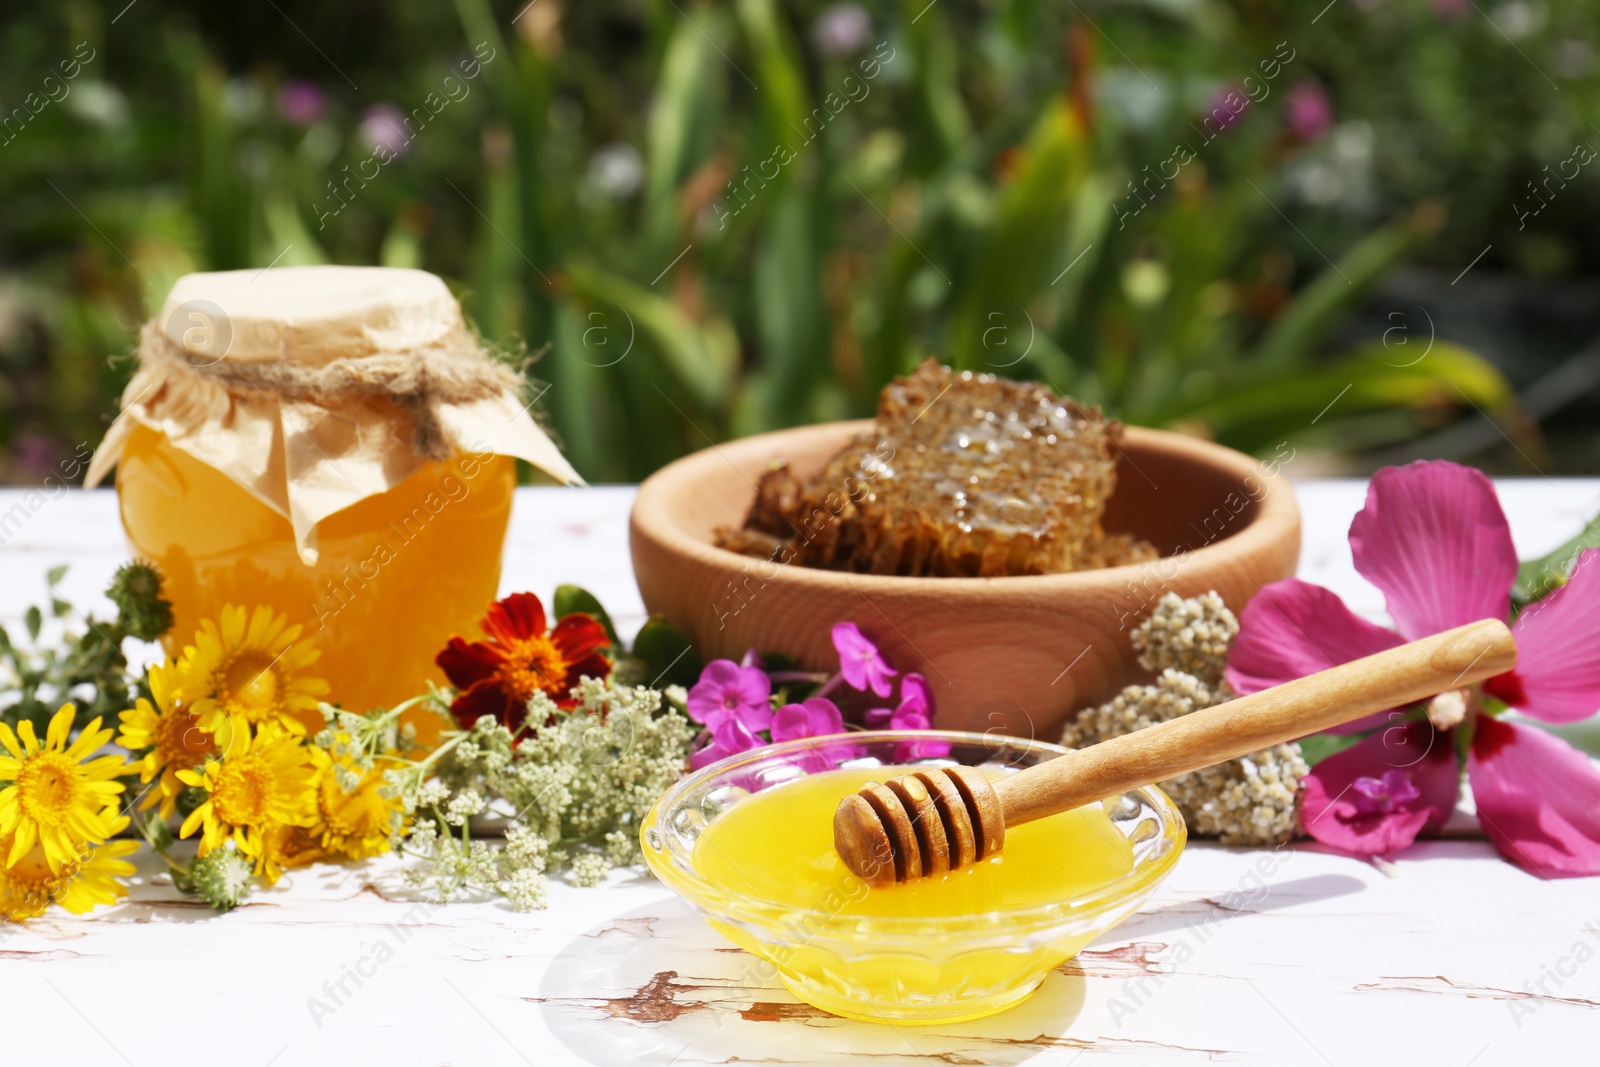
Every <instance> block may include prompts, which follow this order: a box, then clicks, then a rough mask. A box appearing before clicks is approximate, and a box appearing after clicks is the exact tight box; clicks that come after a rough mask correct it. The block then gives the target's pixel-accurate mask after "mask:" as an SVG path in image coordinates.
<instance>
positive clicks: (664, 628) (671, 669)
mask: <svg viewBox="0 0 1600 1067" xmlns="http://www.w3.org/2000/svg"><path fill="white" fill-rule="evenodd" d="M633 654H634V655H635V656H637V657H638V658H639V659H640V660H642V661H643V662H644V665H645V674H646V684H648V685H651V686H653V687H655V688H658V689H659V688H660V687H661V686H664V685H685V686H687V685H693V684H694V683H695V681H696V680H697V679H698V678H699V677H700V654H699V653H698V652H696V651H695V648H694V645H693V644H692V643H690V641H689V638H688V637H687V636H685V634H684V632H683V631H682V630H680V629H678V628H677V627H676V626H674V625H672V623H670V622H668V621H667V620H666V619H664V618H662V617H661V616H660V615H652V616H650V618H649V619H648V620H647V621H646V622H645V624H644V626H642V627H641V628H640V629H639V636H637V637H635V638H634V639H633Z"/></svg>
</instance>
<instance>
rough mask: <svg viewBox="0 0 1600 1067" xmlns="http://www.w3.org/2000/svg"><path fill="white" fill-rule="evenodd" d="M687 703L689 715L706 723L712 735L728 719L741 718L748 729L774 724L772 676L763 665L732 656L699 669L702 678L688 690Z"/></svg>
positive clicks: (756, 729) (699, 721) (764, 727)
mask: <svg viewBox="0 0 1600 1067" xmlns="http://www.w3.org/2000/svg"><path fill="white" fill-rule="evenodd" d="M685 703H686V704H687V705H688V709H689V718H691V719H693V720H694V721H695V722H698V723H704V724H705V725H706V726H707V727H709V728H710V729H711V731H712V733H713V735H714V734H715V733H716V730H717V727H718V726H721V725H722V723H723V722H724V721H725V720H728V719H734V720H736V721H738V722H739V723H740V725H742V726H743V727H744V728H745V729H746V730H748V731H751V732H759V731H761V730H765V729H766V728H767V727H769V726H771V725H772V679H771V678H769V677H767V672H766V671H764V670H762V669H761V668H760V667H741V666H740V665H739V664H737V663H735V662H733V660H731V659H714V660H712V661H711V662H710V663H708V664H706V665H705V669H703V670H702V671H701V672H700V680H699V681H698V682H696V683H695V684H694V688H692V689H690V690H689V699H688V700H687V701H686V702H685ZM735 751H743V749H737V750H735Z"/></svg>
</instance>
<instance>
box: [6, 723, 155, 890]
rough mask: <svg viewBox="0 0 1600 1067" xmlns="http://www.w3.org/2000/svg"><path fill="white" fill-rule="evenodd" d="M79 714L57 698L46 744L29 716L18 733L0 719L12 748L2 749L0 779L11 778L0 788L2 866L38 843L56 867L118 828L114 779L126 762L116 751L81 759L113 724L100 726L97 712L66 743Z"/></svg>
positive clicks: (104, 739)
mask: <svg viewBox="0 0 1600 1067" xmlns="http://www.w3.org/2000/svg"><path fill="white" fill-rule="evenodd" d="M77 713H78V709H77V708H75V707H73V706H72V705H71V704H63V705H61V710H59V711H57V712H56V713H55V715H53V716H52V717H51V719H50V725H49V726H48V727H47V728H46V730H45V739H44V744H43V745H41V744H39V738H38V736H37V735H36V734H35V733H34V730H33V723H31V722H29V721H28V720H26V719H24V720H23V721H22V722H21V723H19V724H18V726H17V730H16V732H15V733H12V731H11V727H9V726H7V725H6V724H4V723H0V745H4V746H5V749H6V752H8V753H10V755H0V782H9V783H10V784H9V785H7V786H6V787H5V788H4V789H0V834H7V835H11V845H10V848H9V849H8V850H7V851H6V853H5V864H6V866H7V867H9V866H11V865H12V864H14V863H16V862H17V861H18V860H20V859H21V858H22V857H23V856H25V855H27V853H28V850H29V849H31V848H33V846H34V845H35V844H40V845H42V846H43V847H44V858H45V862H46V863H47V864H48V865H49V867H50V870H52V871H54V872H56V873H60V871H61V869H62V867H63V865H65V864H68V863H72V862H73V861H75V860H76V859H77V858H78V849H79V847H80V846H81V845H84V844H98V843H99V842H101V841H104V840H105V839H106V838H108V837H110V836H111V835H112V834H114V833H115V832H116V828H117V826H118V818H117V794H118V793H120V792H122V788H123V787H122V783H121V782H118V781H116V780H115V779H116V778H117V776H118V775H121V774H126V773H129V771H130V770H131V768H130V767H129V765H128V764H127V763H126V762H124V761H123V759H122V757H121V756H101V757H100V758H99V759H92V760H89V761H88V762H87V763H85V762H84V760H86V759H88V757H89V756H91V755H93V754H94V752H95V751H96V750H98V749H99V748H100V747H101V746H102V745H104V744H105V743H106V742H107V741H110V740H111V731H110V730H102V729H100V719H99V717H98V716H97V717H95V718H93V719H91V720H89V725H87V726H85V727H84V728H83V732H82V733H80V734H79V735H78V739H77V740H76V741H74V742H72V743H71V744H70V745H69V744H68V743H67V738H68V735H69V734H71V733H72V720H73V718H74V717H75V716H76V715H77ZM122 822H123V823H125V822H126V817H124V818H123V820H122Z"/></svg>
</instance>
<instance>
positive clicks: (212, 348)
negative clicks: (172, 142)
mask: <svg viewBox="0 0 1600 1067" xmlns="http://www.w3.org/2000/svg"><path fill="white" fill-rule="evenodd" d="M522 385H523V382H522V378H521V376H520V375H518V374H517V373H516V371H514V370H512V369H511V368H510V367H508V366H506V365H505V364H504V363H501V362H499V361H498V360H496V359H495V358H494V357H493V355H492V354H490V352H489V351H488V350H487V349H486V348H485V347H484V346H483V344H482V343H481V342H480V341H479V340H478V338H477V337H476V336H474V335H473V334H472V332H471V331H470V330H468V328H467V326H466V323H465V321H464V319H463V318H462V316H461V309H460V306H459V305H458V304H457V303H456V300H455V298H454V297H453V296H451V294H450V292H449V290H448V289H447V288H446V287H445V285H444V283H443V282H442V281H441V280H440V279H439V278H437V277H435V276H434V275H431V274H427V273H425V272H423V271H416V270H399V269H390V268H381V267H285V268H278V269H271V270H261V271H222V272H214V273H203V274H189V275H185V276H184V277H182V278H180V279H179V280H178V282H177V284H175V285H174V286H173V289H172V293H171V294H170V295H169V296H168V297H167V302H166V306H165V307H164V308H163V310H162V314H161V316H160V317H159V318H158V319H156V320H154V321H151V322H148V323H146V324H145V325H144V327H143V328H142V329H141V331H140V334H139V368H138V370H137V371H136V373H135V374H134V376H133V378H132V380H131V381H130V382H129V383H128V387H127V389H126V390H125V391H124V392H123V397H122V413H121V414H120V415H119V416H118V417H117V419H116V421H114V422H113V423H112V425H111V427H110V429H109V430H108V431H107V433H106V436H105V440H104V441H102V442H101V445H100V448H99V449H98V450H97V451H96V453H95V455H94V458H93V459H92V460H91V462H90V465H89V471H88V475H87V478H86V479H85V484H87V485H94V484H96V483H97V482H99V481H100V479H101V478H103V477H104V476H105V475H106V473H107V472H109V471H110V469H111V468H112V467H113V466H114V465H115V464H116V463H117V462H118V461H119V460H120V459H121V458H122V453H123V450H124V448H125V446H126V443H127V439H128V435H129V434H131V433H132V432H133V430H134V429H135V428H136V427H138V426H147V427H149V428H151V429H154V430H157V431H159V432H161V433H163V434H164V435H165V436H166V437H167V439H168V440H169V441H170V442H171V444H172V445H173V446H174V447H177V448H179V449H182V450H183V451H185V452H188V453H189V454H190V455H192V456H194V457H195V458H196V459H199V460H201V461H202V462H204V463H207V464H209V465H210V466H212V467H214V468H216V469H217V470H219V471H221V472H222V473H223V474H224V475H226V476H227V477H229V478H230V479H232V480H233V481H234V482H236V483H237V484H239V485H240V486H241V487H243V488H244V489H245V490H247V491H248V492H250V493H251V494H252V495H253V496H255V497H256V498H257V499H259V500H261V501H262V502H263V503H265V504H266V505H267V506H268V507H270V508H272V509H273V510H274V511H277V512H278V513H280V514H282V515H283V516H284V517H285V518H287V519H288V520H289V522H290V525H291V526H292V528H293V531H294V537H295V542H296V546H297V548H298V549H299V552H300V556H301V558H302V559H303V560H305V561H306V562H307V563H313V562H315V560H316V555H317V552H316V525H317V523H318V522H319V521H321V520H322V519H324V518H326V517H328V516H329V515H331V514H333V513H335V512H337V511H340V510H342V509H344V508H347V507H349V506H351V505H352V504H355V503H357V502H358V501H360V500H364V499H366V498H367V497H369V496H372V495H375V494H377V493H381V492H384V491H386V490H388V489H390V488H393V487H394V486H395V485H398V484H399V483H400V482H401V481H403V480H404V479H405V478H406V477H407V476H409V475H410V474H411V473H413V472H414V471H415V470H417V469H418V468H419V467H421V466H422V465H424V464H426V463H429V462H437V461H444V460H448V459H449V458H450V457H451V456H453V455H457V454H462V453H466V454H471V455H473V456H476V457H478V458H480V459H486V458H487V457H488V456H490V455H508V456H516V457H518V458H520V459H524V460H527V461H528V462H529V463H530V464H532V465H533V466H534V467H535V468H536V469H537V470H538V471H541V472H543V474H545V475H546V476H547V477H549V478H550V479H551V480H553V481H558V482H563V483H579V484H581V482H582V479H581V478H579V476H578V474H577V472H576V471H575V470H573V468H572V466H571V465H570V464H569V463H567V461H566V459H565V458H564V457H563V456H562V455H561V453H560V451H559V450H558V449H557V448H556V447H555V445H554V444H553V443H552V442H551V441H550V439H549V438H548V437H547V436H546V435H545V434H544V432H543V431H542V430H541V429H540V428H539V426H538V425H537V424H536V423H535V422H534V421H533V418H532V416H531V415H529V413H528V408H529V407H531V405H525V404H524V403H523V401H522V395H521V394H522Z"/></svg>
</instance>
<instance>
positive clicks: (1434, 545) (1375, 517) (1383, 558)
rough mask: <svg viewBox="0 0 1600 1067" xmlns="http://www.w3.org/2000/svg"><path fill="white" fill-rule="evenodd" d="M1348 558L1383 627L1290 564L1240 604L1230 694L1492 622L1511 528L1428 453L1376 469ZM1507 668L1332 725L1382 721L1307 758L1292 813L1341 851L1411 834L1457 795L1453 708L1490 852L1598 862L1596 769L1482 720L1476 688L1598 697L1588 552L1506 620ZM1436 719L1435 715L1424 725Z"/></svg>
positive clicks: (1527, 698) (1514, 726)
mask: <svg viewBox="0 0 1600 1067" xmlns="http://www.w3.org/2000/svg"><path fill="white" fill-rule="evenodd" d="M1350 550H1351V554H1352V556H1353V557H1354V560H1355V566H1356V570H1357V571H1359V572H1360V573H1361V575H1362V576H1363V577H1365V578H1366V579H1367V580H1368V581H1369V582H1371V583H1372V584H1373V585H1375V586H1377V587H1378V588H1379V589H1380V590H1381V591H1382V592H1383V594H1384V600H1385V603H1386V605H1387V607H1388V611H1389V616H1390V618H1392V619H1393V620H1394V622H1395V626H1396V627H1397V629H1398V632H1396V631H1395V630H1389V629H1385V628H1384V627H1381V626H1377V625H1374V624H1373V623H1370V622H1367V621H1366V620H1364V619H1361V618H1359V617H1358V616H1356V615H1355V614H1354V613H1353V612H1351V611H1350V609H1349V608H1347V607H1345V605H1344V603H1343V602H1342V601H1341V600H1340V599H1339V598H1338V596H1336V595H1335V594H1334V593H1332V592H1330V591H1329V590H1327V589H1323V588H1321V587H1320V586H1316V585H1312V584H1310V583H1308V582H1302V581H1300V580H1298V579H1295V578H1290V579H1287V580H1285V581H1282V582H1274V583H1273V584H1271V585H1268V586H1265V587H1264V588H1263V589H1262V590H1261V592H1260V593H1259V594H1258V595H1257V596H1256V597H1255V598H1254V599H1252V600H1251V601H1250V603H1249V604H1247V605H1246V606H1245V609H1244V612H1243V613H1242V615H1241V616H1240V619H1239V637H1238V640H1237V641H1236V642H1235V644H1234V646H1233V650H1232V652H1231V653H1230V655H1229V658H1228V671H1227V678H1228V684H1229V685H1230V686H1231V687H1232V688H1233V689H1234V691H1235V692H1238V693H1253V692H1256V691H1258V690H1261V689H1266V688H1268V687H1269V686H1273V685H1278V684H1280V683H1282V682H1287V681H1290V680H1292V679H1294V678H1299V677H1302V676H1304V675H1307V674H1311V673H1312V672H1314V671H1320V670H1325V669H1327V668H1329V667H1332V666H1335V665H1337V664H1340V663H1347V662H1349V661H1350V660H1353V659H1357V658H1359V657H1361V656H1367V655H1371V654H1372V653H1374V652H1381V651H1383V650H1384V649H1387V648H1393V647H1395V646H1396V645H1399V644H1401V643H1403V642H1405V641H1407V640H1415V639H1417V638H1420V637H1426V636H1428V635H1429V634H1435V633H1438V632H1440V631H1442V630H1448V629H1450V628H1451V627H1455V626H1460V625H1463V624H1465V623H1469V622H1474V621H1476V620H1478V619H1486V618H1494V619H1504V618H1506V617H1507V615H1508V614H1509V613H1510V607H1511V602H1510V592H1511V586H1512V584H1513V582H1514V581H1515V580H1516V575H1517V557H1516V553H1515V551H1514V550H1513V548H1512V545H1511V530H1510V527H1509V526H1508V524H1507V523H1506V517H1505V513H1504V512H1503V511H1502V510H1501V508H1500V502H1499V499H1498V498H1497V497H1496V496H1495V491H1494V486H1493V485H1491V484H1490V482H1489V479H1487V478H1485V477H1484V476H1483V475H1482V474H1481V473H1480V472H1478V471H1476V470H1472V469H1470V468H1467V467H1461V466H1458V465H1457V464H1454V463H1445V462H1437V461H1426V462H1417V463H1412V464H1410V465H1409V466H1405V467H1388V468H1385V469H1384V470H1381V471H1379V472H1378V473H1377V474H1376V475H1374V476H1373V479H1372V483H1371V485H1370V486H1369V488H1368V490H1367V503H1366V506H1365V507H1364V508H1362V510H1361V513H1360V514H1359V515H1357V516H1356V518H1355V521H1354V522H1352V523H1351V524H1350ZM1512 632H1513V633H1514V634H1515V635H1516V639H1517V666H1516V668H1515V669H1514V670H1511V671H1508V672H1506V673H1505V674H1501V675H1497V676H1496V677H1494V678H1491V679H1489V680H1488V681H1487V682H1484V683H1483V684H1482V685H1481V686H1478V687H1474V688H1473V689H1472V690H1469V691H1457V692H1455V693H1447V694H1444V695H1442V696H1440V697H1437V698H1435V700H1434V701H1433V703H1432V704H1431V705H1430V709H1429V710H1430V719H1426V720H1421V721H1411V722H1404V723H1397V722H1396V720H1397V719H1398V718H1399V711H1400V709H1396V710H1393V711H1388V712H1379V713H1378V714H1376V715H1373V716H1369V717H1367V718H1366V719H1363V720H1360V721H1359V722H1357V723H1352V724H1350V725H1349V726H1347V727H1344V728H1343V729H1342V730H1341V731H1340V732H1345V733H1350V732H1358V731H1361V730H1366V729H1372V728H1374V727H1376V726H1385V725H1386V724H1387V728H1385V729H1382V730H1379V731H1378V732H1376V733H1374V734H1372V735H1371V736H1370V737H1367V738H1366V739H1364V740H1362V741H1361V742H1360V743H1358V744H1356V745H1355V746H1353V747H1351V748H1348V749H1345V750H1343V751H1341V752H1338V753H1336V754H1335V755H1332V756H1329V757H1328V758H1326V759H1324V760H1322V761H1321V762H1319V763H1318V764H1317V765H1316V766H1315V767H1314V768H1313V769H1312V771H1311V775H1310V777H1309V778H1308V779H1307V781H1306V792H1305V798H1304V802H1303V806H1302V809H1301V822H1302V823H1303V824H1304V826H1305V828H1306V832H1307V833H1309V834H1311V836H1312V837H1314V838H1316V839H1317V840H1319V841H1321V842H1323V843H1324V844H1327V845H1331V846H1333V847H1334V848H1338V849H1340V850H1342V851H1345V852H1350V853H1355V854H1357V855H1375V854H1379V853H1384V852H1392V851H1395V850H1397V849H1401V848H1404V847H1406V846H1407V845H1409V844H1411V842H1412V841H1414V840H1415V839H1416V837H1417V835H1418V834H1419V833H1421V832H1422V831H1423V830H1424V829H1426V828H1437V827H1439V826H1441V825H1443V823H1444V821H1445V819H1447V818H1448V817H1449V815H1450V813H1451V811H1452V810H1454V808H1455V802H1456V793H1457V790H1458V788H1459V781H1460V773H1459V770H1458V768H1457V766H1456V758H1455V740H1454V731H1455V729H1456V726H1455V723H1457V722H1460V724H1461V728H1464V729H1469V730H1471V731H1472V740H1471V746H1470V749H1469V753H1468V758H1467V777H1468V780H1469V781H1470V782H1471V784H1472V793H1473V798H1474V800H1475V802H1476V807H1477V811H1478V821H1479V822H1480V823H1481V825H1482V827H1483V831H1484V834H1485V835H1486V836H1487V837H1488V838H1489V840H1490V841H1491V842H1492V843H1493V844H1494V846H1495V848H1497V849H1498V850H1499V851H1500V853H1501V855H1503V856H1505V858H1506V859H1508V860H1510V861H1511V862H1513V863H1515V864H1517V865H1518V866H1520V867H1523V868H1524V869H1526V870H1528V871H1531V872H1532V873H1534V874H1538V875H1540V876H1542V877H1559V876H1571V875H1593V874H1600V770H1597V769H1596V767H1595V766H1594V764H1593V763H1591V762H1590V760H1589V759H1588V757H1586V756H1584V755H1583V754H1582V753H1580V752H1578V751H1577V750H1576V749H1574V748H1572V746H1570V745H1568V744H1567V743H1566V742H1565V741H1562V740H1561V739H1559V738H1557V737H1555V736H1553V735H1552V734H1550V733H1547V732H1545V731H1543V730H1540V729H1538V728H1537V727H1534V726H1528V725H1525V724H1522V723H1517V722H1510V721H1507V720H1504V719H1497V718H1495V717H1493V716H1492V715H1490V714H1488V713H1487V711H1486V710H1485V700H1486V698H1493V699H1495V700H1498V701H1501V702H1503V703H1504V704H1506V705H1507V706H1509V707H1511V708H1515V709H1516V710H1517V711H1519V712H1521V713H1522V714H1523V715H1526V716H1529V717H1531V718H1535V719H1541V720H1543V721H1545V722H1551V723H1570V722H1576V721H1577V720H1579V719H1583V718H1587V717H1588V716H1590V715H1592V714H1594V713H1595V711H1596V710H1597V709H1600V550H1596V549H1591V550H1589V551H1587V552H1584V553H1583V554H1582V555H1581V556H1580V557H1579V558H1578V561H1577V564H1576V566H1575V567H1574V569H1573V571H1572V574H1571V576H1570V577H1569V578H1568V580H1567V582H1566V584H1564V585H1563V586H1561V588H1559V589H1557V590H1556V591H1555V592H1554V593H1551V594H1550V595H1549V596H1548V597H1546V598H1545V599H1544V600H1542V601H1540V602H1538V603H1536V604H1533V605H1530V606H1528V607H1527V608H1525V609H1523V611H1522V612H1521V613H1520V614H1519V615H1518V616H1517V618H1516V621H1515V622H1514V623H1513V625H1512ZM1434 720H1437V722H1438V725H1437V726H1436V725H1435V722H1434Z"/></svg>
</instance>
